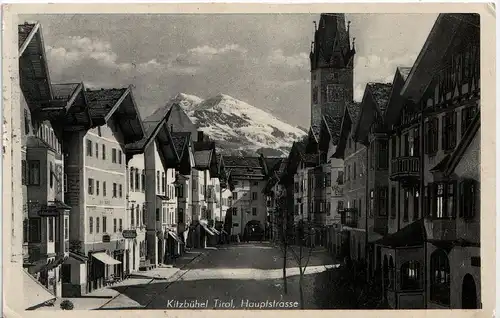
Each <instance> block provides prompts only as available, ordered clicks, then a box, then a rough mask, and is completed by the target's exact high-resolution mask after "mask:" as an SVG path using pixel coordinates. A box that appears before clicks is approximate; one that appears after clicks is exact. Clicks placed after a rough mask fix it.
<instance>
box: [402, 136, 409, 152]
mask: <svg viewBox="0 0 500 318" xmlns="http://www.w3.org/2000/svg"><path fill="white" fill-rule="evenodd" d="M402 141H403V143H404V147H403V156H405V157H408V156H410V136H409V133H406V134H404V135H403V138H402Z"/></svg>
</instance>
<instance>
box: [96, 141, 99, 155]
mask: <svg viewBox="0 0 500 318" xmlns="http://www.w3.org/2000/svg"><path fill="white" fill-rule="evenodd" d="M95 157H96V158H97V159H99V144H98V143H95Z"/></svg>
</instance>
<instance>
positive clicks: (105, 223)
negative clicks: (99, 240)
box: [102, 216, 108, 233]
mask: <svg viewBox="0 0 500 318" xmlns="http://www.w3.org/2000/svg"><path fill="white" fill-rule="evenodd" d="M107 220H108V219H107V217H105V216H103V217H102V232H103V233H107Z"/></svg>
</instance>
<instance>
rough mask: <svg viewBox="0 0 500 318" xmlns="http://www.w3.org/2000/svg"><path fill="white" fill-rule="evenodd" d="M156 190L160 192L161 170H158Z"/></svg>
mask: <svg viewBox="0 0 500 318" xmlns="http://www.w3.org/2000/svg"><path fill="white" fill-rule="evenodd" d="M156 191H157V192H158V193H160V171H156Z"/></svg>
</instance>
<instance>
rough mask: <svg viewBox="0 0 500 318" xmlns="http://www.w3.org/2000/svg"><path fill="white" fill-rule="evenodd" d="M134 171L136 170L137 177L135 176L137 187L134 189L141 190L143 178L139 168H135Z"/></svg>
mask: <svg viewBox="0 0 500 318" xmlns="http://www.w3.org/2000/svg"><path fill="white" fill-rule="evenodd" d="M134 172H135V178H134V181H135V187H134V190H135V191H140V190H141V188H140V181H141V179H140V177H139V169H137V168H135V170H134Z"/></svg>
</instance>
